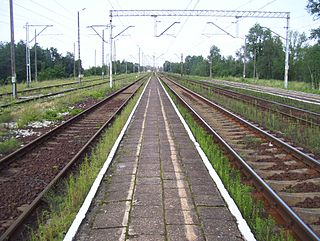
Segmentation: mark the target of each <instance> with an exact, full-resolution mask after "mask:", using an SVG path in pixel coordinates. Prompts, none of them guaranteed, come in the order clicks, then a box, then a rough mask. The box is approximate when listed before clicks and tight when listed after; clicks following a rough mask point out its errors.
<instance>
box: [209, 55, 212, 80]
mask: <svg viewBox="0 0 320 241" xmlns="http://www.w3.org/2000/svg"><path fill="white" fill-rule="evenodd" d="M209 77H210V79H211V78H212V57H211V56H210V60H209Z"/></svg>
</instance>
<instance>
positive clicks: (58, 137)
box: [0, 77, 146, 240]
mask: <svg viewBox="0 0 320 241" xmlns="http://www.w3.org/2000/svg"><path fill="white" fill-rule="evenodd" d="M144 79H146V77H142V78H140V79H138V80H137V81H135V82H134V83H132V84H130V85H128V86H126V87H124V88H122V89H120V90H119V91H117V92H115V93H114V94H112V95H110V96H108V97H107V98H105V99H104V100H102V101H100V102H99V103H97V104H96V105H94V106H92V107H91V108H89V109H88V110H86V111H84V112H82V113H80V114H79V115H77V116H75V117H73V118H72V119H70V120H68V121H67V122H65V123H63V124H62V125H60V126H58V127H56V128H55V129H53V130H52V131H50V132H48V133H46V134H44V135H42V136H41V137H39V138H38V139H36V140H34V141H33V142H31V143H29V144H28V145H26V146H24V147H23V148H21V149H19V150H17V151H15V152H14V153H12V154H10V155H9V156H7V157H5V158H3V159H1V160H0V196H1V199H0V234H1V235H2V236H1V237H0V240H6V239H8V238H12V235H16V234H15V231H16V230H17V229H19V228H20V227H21V226H22V225H23V223H24V222H25V220H26V219H27V218H28V217H30V215H31V214H32V212H34V210H35V209H36V208H37V206H39V205H40V203H41V200H42V198H43V196H44V194H45V193H46V192H47V191H48V190H50V189H51V188H52V187H53V186H54V185H55V184H56V183H57V182H58V181H59V180H61V178H62V177H64V176H65V174H66V173H68V172H69V170H70V168H71V167H74V164H75V163H78V161H79V160H80V159H81V158H82V157H84V155H85V154H86V153H88V152H89V151H90V150H89V149H90V147H91V146H92V145H93V143H95V141H97V139H98V137H99V136H100V134H101V133H102V132H103V130H105V129H106V127H107V126H108V125H109V124H110V122H111V121H112V120H113V119H114V117H115V115H116V114H117V113H118V112H119V111H120V110H121V109H122V107H123V106H124V105H125V104H126V103H127V102H128V101H129V99H130V98H131V97H132V96H133V95H134V94H135V93H136V92H137V90H138V89H139V88H140V87H141V86H142V84H143V83H144Z"/></svg>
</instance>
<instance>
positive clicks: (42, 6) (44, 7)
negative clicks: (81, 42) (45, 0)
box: [29, 0, 73, 21]
mask: <svg viewBox="0 0 320 241" xmlns="http://www.w3.org/2000/svg"><path fill="white" fill-rule="evenodd" d="M29 1H30V2H32V3H33V4H36V5H38V6H40V7H41V8H43V9H46V10H47V11H49V12H51V13H54V14H56V15H58V16H61V17H63V18H65V19H68V20H70V21H73V19H72V18H70V17H67V16H65V15H62V14H61V13H58V12H56V11H53V10H52V9H50V8H47V7H46V6H44V5H42V4H40V3H38V2H36V1H34V0H29Z"/></svg>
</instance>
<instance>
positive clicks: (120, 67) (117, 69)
mask: <svg viewBox="0 0 320 241" xmlns="http://www.w3.org/2000/svg"><path fill="white" fill-rule="evenodd" d="M102 70H103V72H104V74H105V75H109V71H110V70H109V67H108V66H106V65H104V66H103V68H102V67H101V66H98V67H91V68H89V69H87V70H85V71H84V74H85V75H100V74H101V73H102ZM148 70H152V68H151V66H139V64H138V63H132V62H128V61H125V60H122V61H120V60H117V61H113V62H112V73H113V74H131V73H137V72H139V71H140V72H142V71H148Z"/></svg>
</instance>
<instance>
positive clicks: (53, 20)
mask: <svg viewBox="0 0 320 241" xmlns="http://www.w3.org/2000/svg"><path fill="white" fill-rule="evenodd" d="M14 5H16V6H18V7H20V8H23V9H25V10H27V11H29V12H32V13H34V14H36V15H37V16H40V17H42V18H45V19H47V20H50V21H52V22H54V23H56V24H58V25H60V26H62V27H64V28H66V29H69V30H72V31H73V30H74V29H73V28H71V27H69V26H67V25H65V24H62V23H60V22H58V21H56V20H55V19H52V18H49V17H47V16H45V15H43V14H40V13H38V12H36V11H34V10H32V9H29V8H26V7H24V6H22V5H20V4H18V3H17V2H15V3H14Z"/></svg>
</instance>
